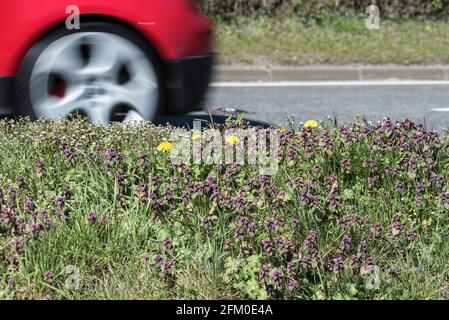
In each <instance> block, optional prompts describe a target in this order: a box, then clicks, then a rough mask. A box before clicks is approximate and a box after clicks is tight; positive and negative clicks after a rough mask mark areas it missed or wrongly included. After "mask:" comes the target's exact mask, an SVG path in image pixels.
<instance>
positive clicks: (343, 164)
mask: <svg viewBox="0 0 449 320" xmlns="http://www.w3.org/2000/svg"><path fill="white" fill-rule="evenodd" d="M341 167H342V169H343V171H344V172H345V173H349V172H350V169H351V160H349V159H344V160H342V161H341Z"/></svg>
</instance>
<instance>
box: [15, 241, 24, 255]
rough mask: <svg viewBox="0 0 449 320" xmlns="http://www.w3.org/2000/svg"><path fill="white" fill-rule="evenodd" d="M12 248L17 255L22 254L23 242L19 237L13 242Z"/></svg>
mask: <svg viewBox="0 0 449 320" xmlns="http://www.w3.org/2000/svg"><path fill="white" fill-rule="evenodd" d="M13 244H14V248H15V249H16V251H17V253H22V252H23V248H24V242H23V238H22V237H19V238H18V239H16V240H14V241H13Z"/></svg>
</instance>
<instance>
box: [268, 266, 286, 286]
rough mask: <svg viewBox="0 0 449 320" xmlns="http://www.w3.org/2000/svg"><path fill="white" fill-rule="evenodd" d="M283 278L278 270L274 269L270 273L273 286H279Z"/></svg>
mask: <svg viewBox="0 0 449 320" xmlns="http://www.w3.org/2000/svg"><path fill="white" fill-rule="evenodd" d="M283 278H284V275H283V274H282V272H281V271H280V270H279V269H277V268H274V269H273V271H271V279H272V280H273V282H274V283H275V284H279V283H280V282H281V281H282V279H283Z"/></svg>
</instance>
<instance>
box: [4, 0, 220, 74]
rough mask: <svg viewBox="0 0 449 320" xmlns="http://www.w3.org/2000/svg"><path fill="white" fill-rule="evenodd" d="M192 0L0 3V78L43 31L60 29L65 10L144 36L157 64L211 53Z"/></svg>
mask: <svg viewBox="0 0 449 320" xmlns="http://www.w3.org/2000/svg"><path fill="white" fill-rule="evenodd" d="M193 2H194V0H163V1H161V0H126V1H124V0H72V1H69V2H68V1H66V0H39V1H33V0H14V1H5V2H3V3H2V4H0V17H1V19H0V76H12V75H15V74H17V71H18V69H19V68H20V64H21V62H22V59H23V57H24V55H25V54H26V52H27V51H28V49H29V48H30V47H31V46H32V45H33V44H34V43H35V42H36V41H37V40H38V39H39V38H41V37H42V36H44V35H45V34H46V33H47V32H48V31H50V30H52V29H53V28H55V27H56V26H60V25H65V21H66V19H67V17H69V15H70V13H66V9H67V7H68V6H69V5H76V6H78V7H79V9H80V15H81V20H82V19H83V18H87V17H89V16H92V15H95V16H97V17H99V16H104V17H108V18H110V19H115V20H117V21H120V22H121V23H124V24H126V25H128V26H129V27H131V28H133V29H135V30H136V31H138V32H139V33H140V34H141V35H142V36H144V37H145V38H146V39H147V40H148V41H149V42H150V43H151V45H152V46H153V47H154V48H155V50H156V52H157V53H158V55H159V56H160V58H161V59H162V60H179V59H183V58H187V57H193V56H198V55H204V54H209V53H210V52H211V51H212V24H211V22H210V21H209V20H208V19H207V18H206V17H204V16H202V15H201V14H200V12H199V11H198V9H196V8H195V5H194V4H193Z"/></svg>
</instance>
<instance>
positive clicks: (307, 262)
mask: <svg viewBox="0 0 449 320" xmlns="http://www.w3.org/2000/svg"><path fill="white" fill-rule="evenodd" d="M301 266H302V267H303V268H304V269H309V268H312V259H310V257H309V256H304V257H302V258H301Z"/></svg>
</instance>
